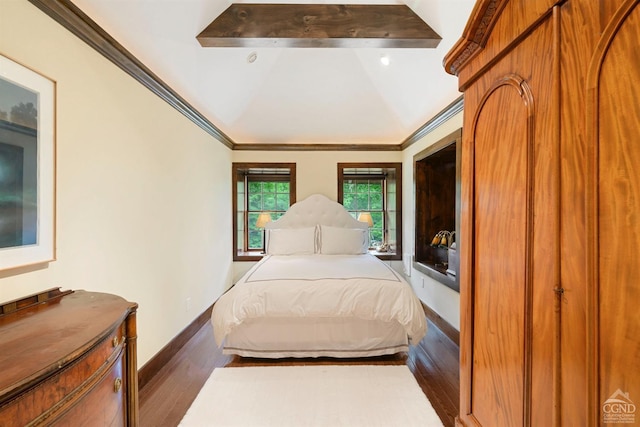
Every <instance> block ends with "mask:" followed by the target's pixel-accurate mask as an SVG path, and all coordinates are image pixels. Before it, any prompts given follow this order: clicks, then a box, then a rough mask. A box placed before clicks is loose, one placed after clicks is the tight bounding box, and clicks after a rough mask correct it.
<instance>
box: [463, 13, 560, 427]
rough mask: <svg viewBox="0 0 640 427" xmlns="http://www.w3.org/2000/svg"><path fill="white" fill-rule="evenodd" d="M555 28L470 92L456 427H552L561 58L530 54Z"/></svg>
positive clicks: (538, 31) (540, 31) (537, 31)
mask: <svg viewBox="0 0 640 427" xmlns="http://www.w3.org/2000/svg"><path fill="white" fill-rule="evenodd" d="M555 28H557V22H556V20H555V18H554V19H551V18H550V19H549V20H548V21H546V22H545V23H543V24H541V25H539V26H537V27H536V28H533V29H532V34H531V35H530V36H529V38H528V39H525V40H523V42H522V44H520V45H518V46H514V47H513V49H512V50H511V51H510V52H508V53H507V54H505V55H504V56H503V59H502V60H501V61H500V62H498V63H497V64H495V66H494V67H493V68H492V69H491V70H489V71H487V72H486V73H485V74H484V75H482V76H479V78H478V80H477V81H476V82H475V83H474V84H473V85H472V86H471V87H470V88H469V89H468V90H467V91H466V92H465V108H467V107H468V110H467V111H468V112H467V116H466V118H465V127H466V128H467V129H471V131H467V132H465V133H464V134H463V137H464V135H466V139H464V141H463V167H462V170H463V176H462V183H463V197H462V199H463V201H462V203H463V206H464V205H465V204H466V205H468V206H469V208H466V209H464V208H463V211H462V215H463V219H464V220H463V222H462V229H461V237H462V241H461V243H462V246H463V251H462V253H461V257H465V258H470V259H471V262H470V263H465V262H462V258H461V302H462V307H461V312H462V316H463V322H462V324H461V334H462V337H461V338H462V342H461V392H462V395H461V414H462V416H461V417H460V419H459V420H458V423H459V424H460V425H482V426H501V425H505V426H507V425H508V426H537V425H548V426H551V425H554V424H553V423H554V417H555V412H554V407H555V403H554V402H556V401H557V399H558V392H557V390H556V385H555V381H556V380H555V378H556V377H557V366H556V365H557V360H556V357H557V355H558V354H559V353H558V346H557V342H556V339H557V336H558V327H559V321H558V319H559V317H558V312H557V310H558V307H557V303H556V302H557V298H556V296H555V292H554V288H555V287H556V286H557V283H558V280H559V278H558V276H559V266H558V263H559V260H558V257H559V249H558V248H559V243H558V241H557V240H555V239H553V237H551V236H553V235H556V234H557V233H558V227H559V224H558V209H559V202H558V197H559V173H558V169H559V155H558V152H559V145H558V138H557V129H558V110H557V105H556V103H557V102H558V98H559V97H558V90H557V80H555V79H554V76H555V74H554V70H557V57H556V56H554V55H553V50H547V51H545V52H541V51H538V53H537V54H535V55H531V54H530V53H529V52H530V50H531V49H532V47H537V46H540V45H541V44H543V43H544V41H545V40H554V37H553V35H554V34H555V33H554V31H555ZM539 105H545V107H544V108H539V107H538V106H539ZM465 217H466V218H465ZM468 247H470V249H469V250H467V249H464V248H468ZM463 348H464V349H463ZM539 396H544V398H540V397H539Z"/></svg>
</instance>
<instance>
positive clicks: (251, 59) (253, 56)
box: [247, 52, 258, 64]
mask: <svg viewBox="0 0 640 427" xmlns="http://www.w3.org/2000/svg"><path fill="white" fill-rule="evenodd" d="M256 59H258V54H257V53H256V52H251V53H250V54H249V56H247V62H248V63H249V64H253V63H254V62H256Z"/></svg>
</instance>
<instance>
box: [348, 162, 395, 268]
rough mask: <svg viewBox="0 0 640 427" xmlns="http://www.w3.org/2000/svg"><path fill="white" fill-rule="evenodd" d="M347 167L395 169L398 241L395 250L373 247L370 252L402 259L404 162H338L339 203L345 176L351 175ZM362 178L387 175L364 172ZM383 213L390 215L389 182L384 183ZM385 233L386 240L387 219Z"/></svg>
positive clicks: (393, 258) (382, 257)
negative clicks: (383, 250)
mask: <svg viewBox="0 0 640 427" xmlns="http://www.w3.org/2000/svg"><path fill="white" fill-rule="evenodd" d="M345 169H383V170H384V169H393V170H394V172H395V177H396V178H395V180H396V204H395V212H396V221H395V223H396V243H395V251H394V252H389V253H384V252H376V251H375V250H374V249H371V250H370V251H369V252H370V253H372V254H374V255H376V256H377V257H378V258H380V259H383V260H402V163H377V162H373V163H338V203H340V204H342V203H343V201H344V180H345V176H346V177H347V178H348V177H349V175H348V174H345ZM361 177H362V179H366V178H367V177H371V179H378V178H381V177H382V178H384V179H385V180H386V177H384V176H383V175H381V174H380V173H369V174H367V173H363V174H362V175H361ZM382 206H383V215H385V216H388V212H389V210H390V209H389V208H390V206H388V201H387V184H386V182H385V183H384V184H383V201H382ZM382 232H383V235H384V236H385V240H387V236H388V233H389V226H388V223H386V221H385V225H384V228H383V230H382Z"/></svg>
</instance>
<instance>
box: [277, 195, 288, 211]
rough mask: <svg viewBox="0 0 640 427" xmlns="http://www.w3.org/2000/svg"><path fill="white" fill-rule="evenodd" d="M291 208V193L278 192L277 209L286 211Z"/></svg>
mask: <svg viewBox="0 0 640 427" xmlns="http://www.w3.org/2000/svg"><path fill="white" fill-rule="evenodd" d="M287 209H289V193H286V194H276V210H279V211H286V210H287Z"/></svg>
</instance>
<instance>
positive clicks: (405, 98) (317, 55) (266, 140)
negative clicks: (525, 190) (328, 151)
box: [72, 0, 475, 147]
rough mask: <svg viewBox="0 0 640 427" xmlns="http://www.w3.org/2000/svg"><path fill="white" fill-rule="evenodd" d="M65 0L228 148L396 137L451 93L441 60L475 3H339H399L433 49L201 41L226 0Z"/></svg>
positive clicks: (367, 0) (301, 0) (388, 141)
mask: <svg viewBox="0 0 640 427" xmlns="http://www.w3.org/2000/svg"><path fill="white" fill-rule="evenodd" d="M72 1H73V4H75V5H76V6H77V7H78V8H79V9H81V10H82V12H84V13H85V14H86V15H88V17H89V18H91V19H92V20H93V21H95V22H96V23H97V24H98V25H99V26H101V27H102V29H104V30H105V31H106V32H107V33H108V34H109V35H110V36H111V37H113V38H114V39H115V40H116V41H117V42H119V43H120V44H121V45H122V46H124V47H125V48H126V49H127V50H128V51H129V52H130V53H131V54H133V55H134V56H135V57H136V58H137V59H138V60H139V61H140V62H141V63H142V64H144V65H145V66H146V67H147V68H148V69H150V70H151V71H152V72H153V73H154V74H155V75H156V76H157V77H158V78H160V79H161V80H162V81H163V82H164V83H165V84H166V85H168V86H169V87H170V88H171V89H173V91H174V92H176V93H177V94H179V96H181V97H182V98H183V99H184V100H185V101H186V102H187V103H188V104H190V105H191V106H192V107H193V108H194V109H195V110H197V111H198V112H199V113H200V114H201V115H202V116H204V117H205V118H206V119H208V121H210V123H212V124H213V126H215V127H216V128H217V129H219V130H220V131H221V134H223V135H225V136H226V137H228V139H229V140H230V141H231V142H232V144H233V145H234V146H238V147H240V146H242V145H247V146H255V145H259V144H292V145H300V144H341V145H354V144H356V145H357V144H367V145H372V144H374V145H375V144H381V145H399V144H401V143H402V142H403V141H405V140H406V139H407V138H409V137H410V136H411V135H412V134H414V133H415V132H416V131H417V130H418V129H419V128H420V127H421V126H423V125H424V124H425V123H426V122H428V121H429V120H430V119H432V118H433V117H434V116H435V115H436V114H437V113H439V112H440V111H441V110H442V109H443V108H445V107H447V106H448V105H450V104H451V103H452V102H453V101H455V100H456V99H457V98H458V97H459V95H460V93H459V92H458V90H457V79H456V78H455V77H454V76H451V75H449V74H447V73H446V72H445V71H444V68H443V66H442V60H443V58H444V56H445V54H446V53H447V52H448V50H449V49H450V48H451V47H452V46H453V45H454V43H455V42H456V41H457V40H458V39H459V38H460V36H461V34H462V32H463V29H464V26H465V24H466V21H467V19H468V17H469V15H470V13H471V10H472V8H473V5H474V3H475V1H474V0H412V1H407V2H400V1H393V0H386V1H384V0H383V1H376V0H350V1H348V2H342V3H343V4H347V3H348V4H406V5H407V6H409V7H410V8H411V9H412V10H413V11H414V12H415V13H416V14H417V15H418V16H419V17H420V18H422V19H423V20H424V21H425V22H426V23H427V24H428V25H429V26H430V27H431V28H432V29H433V30H435V32H436V33H438V35H439V36H440V37H442V40H441V41H440V43H439V44H438V46H437V48H388V47H387V48H376V47H362V48H360V47H357V48H353V47H350V48H344V47H339V48H304V47H202V46H201V45H200V43H199V42H198V40H197V39H196V36H197V35H198V34H200V33H201V32H202V31H203V29H205V28H206V27H207V26H208V25H209V24H210V23H211V22H212V21H213V20H214V19H215V18H216V17H218V16H219V15H220V14H221V13H223V12H224V11H225V9H227V8H228V7H229V6H230V5H231V4H232V2H231V1H225V0H136V1H131V0H72ZM233 3H273V1H269V2H265V1H260V0H251V1H247V2H243V1H234V2H233ZM278 3H296V4H306V3H315V4H322V3H326V4H333V3H340V2H335V1H333V2H328V1H318V0H315V1H305V0H295V1H288V2H287V1H278ZM382 57H386V58H387V59H388V65H384V64H383V63H382V61H381V58H382Z"/></svg>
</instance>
